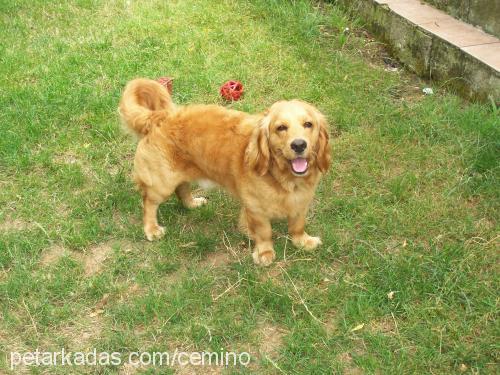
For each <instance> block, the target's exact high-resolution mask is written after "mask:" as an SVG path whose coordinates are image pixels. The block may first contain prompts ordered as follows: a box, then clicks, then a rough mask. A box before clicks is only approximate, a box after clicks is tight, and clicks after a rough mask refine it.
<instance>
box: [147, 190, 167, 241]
mask: <svg viewBox="0 0 500 375" xmlns="http://www.w3.org/2000/svg"><path fill="white" fill-rule="evenodd" d="M162 201H163V200H160V199H152V197H150V196H148V195H147V194H144V196H143V209H144V219H143V220H144V234H145V235H146V238H147V239H148V240H149V241H153V240H155V239H159V238H162V237H163V235H164V234H165V228H163V227H161V226H160V225H158V218H157V215H158V207H159V206H160V204H161V203H162Z"/></svg>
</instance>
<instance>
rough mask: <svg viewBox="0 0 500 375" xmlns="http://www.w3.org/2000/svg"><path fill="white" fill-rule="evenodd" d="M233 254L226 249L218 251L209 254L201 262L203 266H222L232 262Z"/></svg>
mask: <svg viewBox="0 0 500 375" xmlns="http://www.w3.org/2000/svg"><path fill="white" fill-rule="evenodd" d="M231 261H232V256H231V254H229V253H228V252H226V251H224V250H220V251H216V252H214V253H210V254H208V256H207V257H206V258H205V259H203V260H202V261H201V262H200V265H201V266H203V267H220V266H224V265H226V264H229V263H231Z"/></svg>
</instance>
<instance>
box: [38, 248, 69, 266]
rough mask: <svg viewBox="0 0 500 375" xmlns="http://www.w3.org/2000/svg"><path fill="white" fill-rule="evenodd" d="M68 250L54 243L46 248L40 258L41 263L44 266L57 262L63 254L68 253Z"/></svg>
mask: <svg viewBox="0 0 500 375" xmlns="http://www.w3.org/2000/svg"><path fill="white" fill-rule="evenodd" d="M67 254H68V251H67V250H66V249H65V248H64V247H63V246H61V245H52V246H51V247H49V248H48V249H45V250H44V251H43V253H42V256H41V258H40V264H41V265H42V266H44V267H48V266H50V265H52V264H55V263H57V261H58V260H59V259H60V258H62V257H63V256H65V255H67Z"/></svg>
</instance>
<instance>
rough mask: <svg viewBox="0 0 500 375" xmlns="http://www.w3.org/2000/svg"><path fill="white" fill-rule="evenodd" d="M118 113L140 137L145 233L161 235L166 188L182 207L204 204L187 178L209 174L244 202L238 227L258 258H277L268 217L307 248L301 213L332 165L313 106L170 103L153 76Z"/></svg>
mask: <svg viewBox="0 0 500 375" xmlns="http://www.w3.org/2000/svg"><path fill="white" fill-rule="evenodd" d="M119 112H120V115H121V118H122V122H123V123H124V125H125V126H126V127H127V128H128V129H129V130H131V131H132V132H133V133H135V134H136V135H137V136H138V137H139V138H140V140H139V143H138V145H137V151H136V154H135V160H134V179H135V182H136V183H137V186H138V188H139V190H140V191H141V193H142V197H143V204H144V232H145V235H146V237H147V239H148V240H153V239H155V238H160V237H162V236H163V235H164V233H165V229H164V228H163V227H161V226H159V225H158V221H157V209H158V206H159V205H160V204H161V203H162V202H164V201H165V200H166V199H167V198H168V197H169V196H170V195H172V193H174V192H175V193H176V194H177V196H178V197H179V199H180V200H181V201H182V202H183V204H184V205H185V206H186V207H189V208H194V207H198V206H201V205H203V204H205V203H207V200H206V199H205V198H201V197H198V198H194V197H193V196H192V195H191V188H190V182H191V181H195V180H200V179H209V180H212V181H214V182H216V183H217V184H219V185H221V186H223V187H225V188H226V189H227V190H228V191H229V192H231V193H232V194H233V195H234V196H235V197H237V198H238V199H239V200H240V201H241V203H242V210H241V214H240V228H241V229H242V230H244V231H245V233H247V234H248V235H249V236H250V238H251V239H252V240H253V241H254V242H255V249H254V252H253V259H254V262H255V263H256V264H261V265H269V264H270V263H271V262H272V261H273V260H274V258H275V253H274V250H273V242H272V233H271V219H278V218H286V219H288V230H289V233H290V236H291V238H292V242H293V243H294V245H296V246H300V247H304V248H306V249H313V248H315V247H317V246H318V245H320V244H321V240H320V238H319V237H311V236H309V235H308V234H307V233H306V232H305V231H304V226H305V220H306V213H307V210H308V207H309V204H310V203H311V200H312V199H313V196H314V191H315V189H316V186H317V185H318V182H319V180H320V177H321V176H322V174H324V173H325V172H326V171H327V169H328V167H329V164H330V148H329V135H328V127H327V123H326V121H325V118H324V116H323V115H322V114H321V113H320V112H319V111H318V110H317V109H316V108H315V107H313V106H312V105H310V104H308V103H305V102H302V101H299V100H292V101H280V102H277V103H275V104H273V105H272V106H271V107H270V108H269V109H268V110H267V111H266V112H265V113H263V114H257V115H251V114H247V113H244V112H239V111H234V110H230V109H227V108H224V107H222V106H217V105H188V106H177V105H175V104H174V103H173V102H172V100H171V97H170V95H169V93H168V92H167V90H166V89H165V88H164V87H163V86H161V85H160V84H159V83H157V82H156V81H152V80H147V79H136V80H133V81H131V82H130V83H129V84H128V85H127V87H126V88H125V91H124V93H123V97H122V99H121V102H120V108H119Z"/></svg>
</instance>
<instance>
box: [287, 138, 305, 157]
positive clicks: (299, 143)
mask: <svg viewBox="0 0 500 375" xmlns="http://www.w3.org/2000/svg"><path fill="white" fill-rule="evenodd" d="M290 147H291V148H292V150H293V151H295V152H296V153H297V154H300V153H301V152H302V151H304V150H305V149H306V147H307V142H306V141H304V140H303V139H294V140H293V141H292V143H291V144H290Z"/></svg>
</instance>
